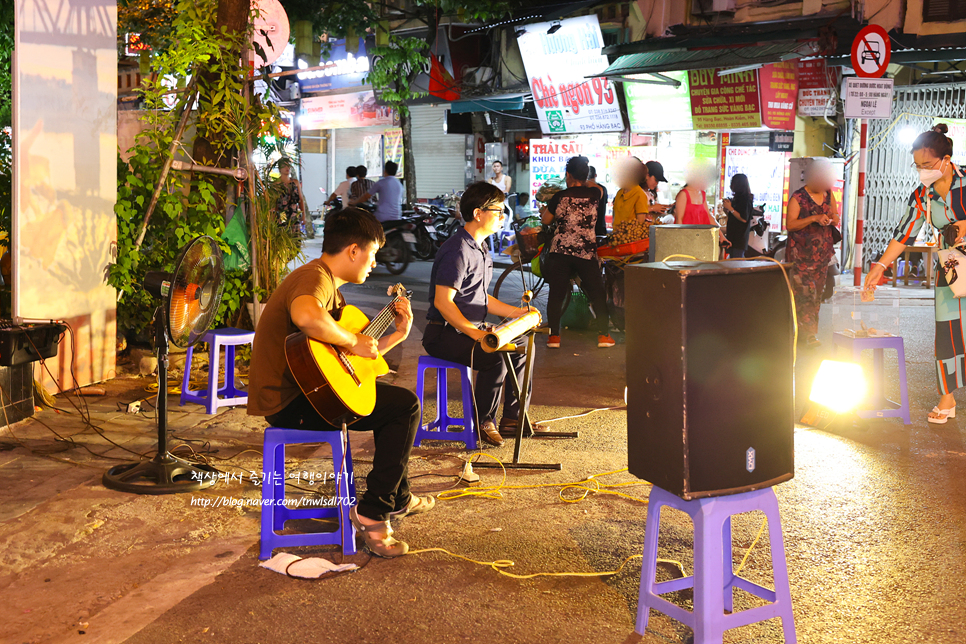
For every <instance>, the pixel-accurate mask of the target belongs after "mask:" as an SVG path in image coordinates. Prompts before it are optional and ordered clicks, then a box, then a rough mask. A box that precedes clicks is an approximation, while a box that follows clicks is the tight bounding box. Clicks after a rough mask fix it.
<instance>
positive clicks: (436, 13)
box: [282, 0, 521, 111]
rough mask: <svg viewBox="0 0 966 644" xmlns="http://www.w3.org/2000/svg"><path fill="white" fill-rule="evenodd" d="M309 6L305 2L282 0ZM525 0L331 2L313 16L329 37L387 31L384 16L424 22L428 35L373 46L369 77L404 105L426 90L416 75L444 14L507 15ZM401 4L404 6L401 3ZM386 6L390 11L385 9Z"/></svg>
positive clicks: (393, 102)
mask: <svg viewBox="0 0 966 644" xmlns="http://www.w3.org/2000/svg"><path fill="white" fill-rule="evenodd" d="M282 4H283V5H285V6H286V8H287V7H288V6H289V4H294V5H297V7H298V10H299V11H303V12H304V11H305V9H306V8H307V7H304V6H303V5H305V4H306V2H304V1H302V0H284V1H283V3H282ZM519 4H521V3H520V2H519V1H510V0H409V2H406V3H393V4H392V5H391V4H390V3H388V2H378V1H376V2H330V3H327V4H324V5H322V6H321V7H319V9H318V10H317V12H316V13H315V14H314V15H312V17H311V18H308V16H305V15H304V14H300V17H302V18H303V19H311V20H312V24H313V28H314V29H315V32H316V33H317V34H319V35H322V34H326V35H328V36H330V37H331V38H347V37H349V38H351V37H358V36H360V35H363V34H365V33H366V32H376V33H377V34H381V35H383V36H385V35H386V34H385V33H384V28H385V25H386V22H385V20H386V18H387V17H389V18H391V19H393V20H399V19H402V20H405V21H407V22H410V21H415V22H418V23H422V24H423V25H425V26H426V28H427V32H426V35H425V37H417V36H400V35H397V34H389V35H388V42H389V44H388V45H380V46H378V47H375V48H374V49H373V51H372V54H373V63H372V66H371V69H370V71H369V77H368V79H367V82H368V83H370V84H371V85H372V86H373V88H374V89H375V90H376V91H377V93H379V97H380V100H381V101H382V102H383V103H385V104H386V105H390V106H392V107H396V108H399V109H400V110H403V111H406V109H407V108H406V102H407V101H410V100H412V99H414V98H418V97H420V96H422V95H424V94H425V92H420V91H418V90H416V89H414V88H413V81H415V80H416V76H418V75H419V73H420V72H421V71H423V69H424V68H425V65H426V64H428V63H429V54H430V52H431V51H432V47H433V43H434V42H435V40H436V31H437V27H438V26H439V22H440V20H441V19H442V18H443V17H445V16H452V17H457V18H459V19H460V20H466V21H469V20H483V21H485V20H491V19H494V18H499V17H502V16H505V15H506V14H507V13H508V12H509V11H510V9H511V8H512V7H514V6H516V5H519ZM395 5H400V6H402V7H405V8H400V7H399V6H395ZM382 10H385V11H386V12H387V15H385V16H384V15H381V11H382Z"/></svg>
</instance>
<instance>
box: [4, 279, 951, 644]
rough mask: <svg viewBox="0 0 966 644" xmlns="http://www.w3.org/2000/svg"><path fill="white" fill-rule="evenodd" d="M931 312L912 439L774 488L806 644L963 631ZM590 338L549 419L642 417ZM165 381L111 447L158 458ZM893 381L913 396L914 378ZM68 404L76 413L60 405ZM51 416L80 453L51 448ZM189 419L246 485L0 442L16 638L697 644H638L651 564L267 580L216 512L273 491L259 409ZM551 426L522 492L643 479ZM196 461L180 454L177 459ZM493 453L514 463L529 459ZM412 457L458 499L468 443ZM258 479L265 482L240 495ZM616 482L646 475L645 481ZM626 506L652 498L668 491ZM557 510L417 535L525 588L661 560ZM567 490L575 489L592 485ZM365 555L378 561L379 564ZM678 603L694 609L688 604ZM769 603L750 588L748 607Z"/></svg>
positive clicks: (580, 340)
mask: <svg viewBox="0 0 966 644" xmlns="http://www.w3.org/2000/svg"><path fill="white" fill-rule="evenodd" d="M365 286H368V285H365ZM365 286H364V287H353V288H354V289H356V290H354V291H353V293H352V295H351V298H350V299H351V301H353V302H357V301H358V302H360V303H361V304H362V305H363V308H364V309H365V308H373V307H378V306H380V302H383V303H384V301H385V297H384V296H383V295H381V294H380V293H378V292H377V290H375V289H368V290H367V289H366V287H365ZM347 288H348V287H347ZM376 288H384V287H376ZM923 291H925V289H923ZM367 294H368V295H367ZM423 299H425V295H424V294H419V296H418V297H417V298H415V304H416V306H417V307H421V306H424V304H423V303H422V300H423ZM903 299H904V301H903V305H905V300H906V299H909V300H916V299H922V298H916V297H911V296H910V297H909V298H903ZM420 317H421V316H419V315H417V320H419V319H420ZM830 319H831V311H830V309H829V306H828V305H826V306H825V307H823V310H822V329H821V333H820V336H821V338H822V339H823V341H826V340H827V339H828V338H829V337H830V336H829V333H830V326H831V321H830ZM931 319H932V311H931V310H930V309H928V308H927V307H925V306H909V308H908V309H904V311H903V314H902V319H901V324H902V327H903V332H904V335H905V338H906V351H907V356H906V357H907V363H908V369H909V390H910V395H911V398H912V415H913V419H914V424H913V425H911V426H908V427H906V426H903V425H902V424H901V423H900V422H899V421H895V420H889V421H873V422H872V425H871V428H870V429H869V430H868V431H865V432H851V433H849V434H832V433H827V432H821V431H815V430H811V429H807V428H801V427H800V428H798V429H797V430H796V434H795V438H796V476H795V479H793V480H792V481H790V482H788V483H785V484H782V485H780V486H778V487H777V488H776V491H777V493H778V496H779V501H780V503H781V507H782V513H783V522H784V536H785V543H786V549H787V557H788V568H789V574H790V577H791V583H792V598H793V603H794V609H795V616H796V626H797V630H798V640H799V641H800V642H808V643H810V644H811V643H819V644H825V643H829V644H831V643H833V642H836V643H837V642H874V643H878V642H881V643H883V644H906V643H908V644H912V643H916V644H919V643H922V642H937V643H938V642H942V643H947V642H949V643H952V642H961V641H963V640H964V638H966V597H964V596H963V594H962V593H959V592H956V591H955V589H957V588H960V587H961V586H962V585H963V583H964V580H966V558H964V557H963V543H964V535H966V489H964V486H963V483H962V482H963V480H964V479H966V456H964V455H966V432H963V430H962V426H961V425H958V424H957V423H960V422H962V421H959V420H958V419H957V420H952V421H950V422H949V423H948V424H947V425H942V426H933V425H927V424H926V423H925V420H924V418H925V413H926V411H927V410H928V409H931V407H932V405H933V404H935V394H934V384H933V380H934V376H933V372H934V365H933V362H932V358H931V355H932V343H933V338H932V337H931V333H927V332H924V331H923V330H924V329H927V330H931V328H932V327H931ZM594 338H595V336H594V335H593V334H591V333H586V332H584V333H575V332H566V333H565V334H564V347H563V348H562V349H560V350H557V351H547V350H545V349H544V348H543V347H541V348H540V349H539V350H538V362H537V372H536V383H535V387H534V403H535V407H534V416H535V418H537V419H550V418H557V417H561V416H572V415H575V414H579V413H582V412H584V411H587V410H590V409H594V408H602V407H611V406H619V405H621V404H622V402H623V389H624V380H625V364H624V352H623V350H622V347H621V345H618V347H617V348H616V349H615V350H609V351H608V350H598V349H596V348H595V346H594ZM419 339H420V333H419V330H418V329H416V330H414V333H413V335H412V336H411V337H410V339H409V340H408V341H407V342H406V343H405V344H404V345H403V346H402V347H401V348H400V349H397V353H395V355H394V356H393V359H392V363H393V364H394V365H397V366H398V372H397V373H396V374H394V375H393V376H392V378H393V380H394V381H395V382H396V383H397V384H401V385H403V386H409V387H412V386H413V385H414V379H415V378H414V375H415V361H414V359H415V356H417V355H419V354H420V353H421V347H420V344H419ZM829 345H830V343H829V342H826V347H828V346H829ZM828 354H830V350H829V349H824V350H822V351H820V352H812V353H807V352H802V355H801V358H800V361H799V373H798V375H797V377H796V380H797V381H798V382H800V383H803V389H804V383H808V382H810V378H809V377H808V373H809V371H810V370H811V369H813V368H815V367H817V361H819V360H820V359H821V358H822V357H824V356H826V355H828ZM893 365H894V359H893V362H892V363H889V361H888V359H887V367H889V373H890V374H893V373H894V369H892V368H891V367H892V366H893ZM632 371H633V370H632ZM150 382H151V381H150V380H149V379H138V378H118V379H115V380H113V381H110V382H108V383H106V385H105V386H106V387H107V389H108V395H107V396H106V397H103V398H87V399H85V400H86V402H87V403H88V404H89V405H90V415H91V419H92V421H93V422H94V423H95V425H96V426H97V427H98V428H99V429H100V431H101V432H103V434H104V435H105V436H106V437H107V438H110V439H111V440H113V441H115V442H117V443H118V444H119V445H121V446H123V448H125V449H129V450H132V451H134V452H138V453H142V452H144V453H150V452H151V450H153V447H154V443H155V441H156V429H155V424H154V420H153V418H151V417H149V416H150V413H148V414H147V416H145V415H137V416H134V415H128V414H125V413H122V412H119V411H117V409H118V403H126V402H130V401H132V400H136V399H139V398H144V397H146V396H148V395H149V394H148V392H146V391H145V386H147V385H149V384H150ZM888 387H889V389H890V390H891V391H893V392H894V391H895V390H896V389H897V385H896V383H895V378H894V376H893V377H890V379H889V382H888ZM58 404H59V406H60V407H61V408H62V409H64V410H71V407H70V405H69V403H68V402H67V401H66V400H64V398H63V397H62V396H61V397H58ZM41 422H43V423H46V424H48V425H50V426H51V427H52V428H54V429H55V430H56V431H57V432H58V433H59V434H60V435H61V436H64V437H70V438H71V439H72V440H73V442H74V443H75V444H76V445H78V447H75V446H71V445H70V444H64V443H60V442H57V441H55V440H54V437H53V435H52V433H51V432H50V431H49V430H48V429H46V428H44V427H43V425H41ZM170 425H171V429H172V432H173V435H174V436H175V437H176V439H175V440H174V441H173V444H179V443H181V442H182V441H186V444H187V445H189V446H190V448H191V449H192V450H194V451H195V452H197V453H201V454H207V455H208V456H209V457H210V458H211V459H212V460H213V462H214V463H215V464H216V465H217V466H218V467H219V469H222V470H224V471H225V472H227V473H229V474H231V473H234V474H236V477H233V478H229V479H227V480H222V481H219V483H218V484H217V485H216V486H215V487H214V488H212V489H210V490H208V491H205V492H201V493H198V494H183V495H170V496H138V495H128V494H122V493H118V492H114V491H110V490H107V489H105V488H104V487H103V486H102V485H101V484H100V477H101V475H102V473H103V472H104V470H106V469H107V468H108V467H110V466H111V465H114V464H116V463H118V462H121V461H122V460H126V459H129V458H136V457H134V456H133V455H132V454H129V453H126V452H124V451H123V449H121V448H117V447H112V446H111V445H110V444H108V443H107V442H106V441H105V440H104V439H103V438H101V437H100V436H98V434H97V433H95V431H94V430H93V429H90V428H87V427H86V426H85V423H84V422H83V421H82V419H81V418H80V417H79V415H78V414H77V413H73V412H72V413H58V412H55V411H49V410H48V411H43V412H41V413H40V414H38V416H37V418H36V419H35V420H29V421H25V422H23V423H20V424H18V425H16V426H14V427H13V428H12V433H11V432H10V431H9V430H3V431H0V495H2V498H3V500H4V503H3V504H2V505H0V544H3V548H2V551H0V552H2V555H0V562H2V564H0V591H2V593H3V596H4V598H5V602H4V603H3V606H2V607H0V641H3V642H18V643H21V642H37V643H39V642H43V643H45V644H46V643H53V644H59V643H63V642H78V641H83V642H97V643H99V644H103V643H113V642H128V643H130V644H170V643H171V642H179V641H190V642H196V641H203V642H217V643H231V644H240V643H248V642H251V643H255V642H261V643H263V644H265V643H269V642H285V643H288V642H303V641H313V642H325V643H327V642H333V643H339V644H342V643H346V642H365V643H370V642H383V641H391V642H398V643H400V644H410V643H412V644H439V643H441V642H445V643H449V642H508V643H518V642H519V643H526V644H530V643H533V644H545V643H549V642H567V643H571V642H572V643H577V644H586V643H588V642H593V643H594V644H624V643H632V642H646V643H648V644H652V643H654V644H657V643H664V644H666V643H677V642H686V641H687V636H688V631H687V629H685V628H684V627H682V626H680V625H678V624H676V623H675V622H673V621H671V620H669V619H668V618H666V617H664V616H660V615H657V614H652V618H651V627H650V630H649V631H648V633H647V635H645V636H644V637H639V636H636V635H634V634H633V623H634V615H635V611H636V606H637V586H638V583H639V575H640V563H639V560H631V561H630V563H628V564H627V566H626V568H625V570H624V571H623V572H622V573H621V574H619V575H616V576H612V577H606V578H595V577H583V578H574V577H543V578H538V579H534V580H519V579H512V578H509V577H506V576H503V575H500V574H498V573H497V572H496V571H494V570H493V569H491V568H489V567H486V566H480V565H477V564H473V563H470V562H468V561H465V560H461V559H457V558H453V557H449V556H447V555H444V554H441V553H425V554H418V555H412V556H409V557H405V558H403V559H401V560H381V559H373V560H372V561H371V562H369V563H368V565H366V567H365V569H364V570H362V571H360V572H358V573H355V574H351V575H345V576H342V577H338V578H335V579H331V580H320V581H299V580H294V579H289V578H287V577H285V576H283V575H279V574H277V573H274V572H270V571H268V570H265V569H263V568H259V567H258V565H257V564H258V558H257V554H258V552H257V549H258V546H257V544H258V534H259V508H258V507H257V506H255V505H252V506H247V505H237V504H232V505H223V506H222V507H217V508H216V507H203V506H202V505H201V502H200V500H201V499H204V500H207V501H208V502H209V503H213V501H211V500H212V499H215V498H218V497H228V498H231V499H257V498H259V497H260V494H261V491H260V488H259V487H257V486H255V485H254V484H253V483H251V482H250V481H249V480H248V478H249V473H250V472H252V471H255V472H257V471H259V470H260V467H261V456H260V450H261V439H262V431H261V430H262V428H263V427H264V424H263V422H262V421H261V420H260V419H254V418H250V417H248V416H246V415H245V413H244V409H233V410H228V411H222V412H221V413H219V414H217V415H215V416H207V415H205V414H203V413H202V412H201V409H200V407H198V406H189V407H184V408H182V407H178V406H177V397H176V396H172V409H171V414H170ZM554 428H555V429H560V430H570V431H579V432H580V438H578V439H575V440H539V439H534V440H529V441H527V442H526V443H525V445H524V448H523V458H524V460H526V461H531V462H562V463H563V465H564V469H563V471H561V472H527V471H514V472H510V473H508V474H507V483H508V484H509V485H528V486H534V485H546V484H551V483H553V484H558V485H559V484H563V483H568V482H575V481H580V480H582V479H586V477H588V476H590V475H592V474H598V473H602V472H608V471H611V470H617V469H620V468H622V467H624V466H625V465H626V434H627V428H626V420H625V413H624V411H623V410H621V409H618V410H611V411H601V412H598V413H594V414H592V415H589V416H584V417H581V418H574V419H569V420H563V421H560V422H559V423H556V424H555V425H554ZM14 436H15V437H16V438H13V437H14ZM351 440H352V448H353V459H354V462H355V468H356V475H357V482H358V483H359V484H360V485H364V475H365V473H366V472H367V470H368V468H369V464H368V461H370V460H371V458H372V449H373V445H372V439H371V435H369V434H365V433H352V434H351ZM21 442H22V445H21ZM81 445H83V446H87V447H89V448H90V449H91V450H92V451H94V452H96V453H97V454H98V455H99V456H94V455H92V454H90V453H88V452H87V451H85V450H84V449H83V448H82V447H79V446H81ZM24 446H26V448H25V447H24ZM28 448H29V449H28ZM187 451H188V448H180V449H179V450H178V453H179V454H183V453H185V452H187ZM484 451H485V453H486V454H489V455H492V456H495V457H497V458H500V459H503V460H509V459H511V458H512V444H511V443H508V444H507V446H505V447H503V448H499V449H486V450H484ZM413 455H414V458H413V460H412V461H411V464H410V473H411V476H413V477H414V478H413V486H414V488H415V490H416V491H418V492H420V493H438V492H439V491H442V490H444V489H447V488H450V487H452V486H453V485H454V482H455V477H452V476H446V475H451V474H452V473H453V472H454V471H455V470H456V469H457V468H458V467H459V466H460V465H461V463H460V462H459V461H458V460H457V459H458V458H466V457H468V456H469V455H468V454H467V452H466V451H465V450H464V449H463V448H462V445H460V444H453V443H442V444H439V445H431V446H427V447H421V448H417V449H416V450H414V453H413ZM105 457H107V458H105ZM288 457H289V464H288V467H289V469H290V470H296V469H298V470H305V471H307V472H317V473H330V474H331V473H332V471H333V467H332V463H331V461H330V459H329V457H328V455H327V448H325V447H322V448H316V447H312V446H302V447H298V448H293V449H290V450H289V451H288ZM114 459H120V460H114ZM219 459H227V460H219ZM66 461H70V462H72V463H76V464H69V463H68V462H66ZM480 473H481V475H482V477H483V482H484V484H487V485H496V484H498V483H499V482H500V481H501V480H502V477H503V475H502V474H501V473H500V472H499V471H498V470H497V471H494V470H480ZM240 474H244V475H245V477H244V478H245V480H243V481H240V480H238V478H237V475H240ZM416 477H418V478H416ZM601 481H602V482H605V483H606V482H614V483H617V482H636V481H635V479H634V478H633V477H631V476H629V475H628V474H627V473H618V474H615V475H609V476H606V477H604V478H603V479H602V480H601ZM619 490H620V491H623V492H626V493H628V494H630V495H632V496H635V497H639V498H641V499H644V498H646V496H647V492H648V487H647V486H646V485H637V486H633V487H627V488H620V489H619ZM559 493H560V488H559V487H537V488H529V489H505V490H504V491H503V498H502V499H486V498H461V499H455V500H448V501H440V502H439V503H438V504H437V507H436V509H434V510H433V511H432V512H430V513H428V514H426V515H421V516H417V517H411V518H407V519H404V520H402V521H399V522H398V525H396V529H397V534H398V536H399V537H400V538H403V539H405V540H407V541H408V542H409V543H410V545H411V546H412V547H413V548H429V547H442V548H446V549H448V550H450V551H452V552H454V553H458V554H461V555H465V556H467V557H470V558H472V559H475V560H478V561H492V560H497V559H509V560H512V561H514V562H515V563H516V565H515V566H513V568H511V570H510V571H511V572H514V573H517V574H527V573H532V572H559V571H571V572H577V571H579V572H593V571H596V572H605V571H611V570H615V569H617V568H618V567H619V566H620V564H621V562H623V561H624V560H625V559H626V558H628V557H630V556H632V555H635V554H640V553H641V551H642V545H643V537H644V517H645V512H646V505H645V503H643V502H639V501H634V500H631V499H626V498H621V497H617V496H613V495H601V494H590V495H588V497H587V498H586V499H585V500H583V501H580V502H578V503H565V502H564V501H563V500H561V498H560V497H559V496H558V494H559ZM563 494H564V496H565V497H567V498H568V499H573V498H575V497H576V496H577V493H576V491H573V490H572V491H570V492H563ZM193 499H199V500H197V501H194V502H193ZM313 525H314V524H310V525H309V526H304V525H303V526H299V527H300V528H302V529H312V527H313ZM758 527H759V520H758V519H756V518H755V517H753V516H744V517H738V518H736V519H735V521H734V534H735V544H736V545H735V553H734V554H735V561H736V562H737V561H738V560H740V559H741V557H743V556H744V553H745V550H746V549H747V548H748V547H749V546H750V545H751V543H752V542H753V541H754V539H755V535H756V533H757V530H758ZM690 530H691V526H690V523H688V522H687V520H686V519H685V518H683V515H681V516H679V515H677V514H669V515H668V516H667V531H666V532H663V533H662V535H663V536H662V546H661V551H660V556H661V557H666V558H670V559H677V560H678V561H681V562H682V563H683V564H684V565H685V567H686V568H687V569H688V570H690V569H691V565H692V556H691V547H692V538H691V536H690ZM766 544H767V539H766V538H763V539H762V540H761V541H760V542H759V544H758V545H756V546H755V549H754V550H753V551H752V553H751V555H750V557H749V559H748V563H747V565H746V568H745V571H744V572H745V573H747V574H748V575H749V577H750V578H751V579H753V580H754V581H757V582H759V583H763V584H765V585H769V584H770V583H771V577H770V572H769V570H768V564H767V562H768V557H769V552H768V548H767V545H766ZM298 554H300V555H321V556H327V557H333V556H335V558H336V561H339V558H338V555H333V550H332V549H331V548H316V549H301V550H300V551H298ZM352 560H353V561H356V562H359V563H360V564H361V563H364V562H365V561H366V556H365V555H362V554H360V555H356V556H354V557H352ZM676 599H677V600H678V601H681V602H683V603H684V605H690V599H689V597H687V596H686V595H684V594H678V596H677V597H676ZM750 601H751V600H749V598H748V596H745V595H744V594H742V593H738V594H736V604H737V606H739V607H743V606H748V605H749V602H750ZM81 632H83V635H81V634H80V633H81ZM725 641H726V642H729V643H730V642H756V643H763V642H780V641H781V635H780V628H779V626H778V624H777V623H771V622H770V623H766V624H760V625H756V626H752V627H748V628H745V629H740V630H736V631H733V632H731V633H729V634H728V636H727V637H726V640H725Z"/></svg>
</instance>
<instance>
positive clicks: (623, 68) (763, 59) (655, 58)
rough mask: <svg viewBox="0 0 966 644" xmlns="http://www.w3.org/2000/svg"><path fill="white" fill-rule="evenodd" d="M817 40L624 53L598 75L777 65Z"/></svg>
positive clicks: (810, 51)
mask: <svg viewBox="0 0 966 644" xmlns="http://www.w3.org/2000/svg"><path fill="white" fill-rule="evenodd" d="M817 50H818V44H817V41H814V40H809V41H804V42H789V41H785V42H777V43H768V44H756V45H745V46H741V47H716V48H713V49H693V50H689V49H670V50H665V51H652V52H646V53H641V54H627V55H625V56H621V57H620V58H618V59H617V60H616V61H615V62H614V63H613V64H611V66H610V67H608V68H607V69H605V70H604V71H603V73H601V74H599V76H607V77H615V76H628V75H632V74H655V73H660V72H679V71H688V70H691V69H713V68H722V67H724V68H727V67H740V66H743V65H758V64H762V65H765V64H770V63H778V62H781V61H784V60H792V59H795V58H801V57H803V56H810V55H814V54H815V53H816V52H817Z"/></svg>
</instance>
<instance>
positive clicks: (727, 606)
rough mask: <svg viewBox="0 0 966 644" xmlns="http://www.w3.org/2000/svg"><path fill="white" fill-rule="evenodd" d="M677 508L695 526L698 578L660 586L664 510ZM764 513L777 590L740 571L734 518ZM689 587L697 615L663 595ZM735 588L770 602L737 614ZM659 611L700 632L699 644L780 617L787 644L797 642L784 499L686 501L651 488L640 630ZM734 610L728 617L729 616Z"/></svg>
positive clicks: (758, 494)
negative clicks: (781, 507)
mask: <svg viewBox="0 0 966 644" xmlns="http://www.w3.org/2000/svg"><path fill="white" fill-rule="evenodd" d="M665 506H667V507H671V508H675V509H677V510H681V511H682V512H685V513H687V514H688V515H689V516H690V517H691V520H692V522H693V523H694V574H693V575H692V576H690V577H684V578H682V579H672V580H671V581H663V582H660V583H658V582H656V581H655V578H654V577H655V573H656V572H657V545H658V533H659V532H660V528H661V508H663V507H665ZM754 510H760V511H761V512H764V513H765V516H766V518H767V521H768V536H769V539H770V540H771V561H772V570H773V575H774V582H775V590H769V589H767V588H765V587H764V586H759V585H758V584H755V583H752V582H750V581H748V580H747V579H745V578H743V577H739V576H738V575H736V574H735V573H734V564H733V560H732V542H731V517H732V516H733V515H735V514H741V513H744V512H751V511H754ZM686 588H693V589H694V611H693V612H690V611H687V610H685V609H683V608H681V607H679V606H677V605H675V604H672V603H671V602H669V601H667V600H666V599H664V598H663V597H660V595H663V594H664V593H670V592H674V591H678V590H684V589H686ZM734 588H740V589H741V590H744V591H746V592H748V593H751V594H752V595H754V596H756V597H759V598H761V599H764V600H765V601H767V602H770V603H768V604H766V605H764V606H756V607H754V608H749V609H747V610H743V611H740V612H737V613H736V612H733V611H734V591H733V589H734ZM652 608H653V609H655V610H657V611H659V612H661V613H664V614H665V615H667V616H668V617H671V618H672V619H675V620H677V621H679V622H681V623H682V624H685V625H686V626H689V627H690V628H691V629H692V630H693V631H694V644H721V642H722V641H723V638H724V632H725V631H727V630H731V629H732V628H738V627H740V626H747V625H749V624H754V623H757V622H761V621H764V620H766V619H772V618H774V617H780V618H781V620H782V630H783V632H784V634H785V643H786V644H795V642H796V639H795V620H794V617H793V615H792V598H791V592H790V589H789V584H788V570H787V568H786V564H785V545H784V543H783V542H782V529H781V517H780V515H779V511H778V499H777V498H776V497H775V491H774V490H773V489H772V488H765V489H764V490H756V491H754V492H743V493H741V494H733V495H730V496H719V497H714V498H710V499H698V500H695V501H684V500H682V499H681V498H679V497H677V496H675V495H673V494H671V493H670V492H668V491H666V490H663V489H661V488H659V487H654V488H652V489H651V495H650V498H649V500H648V505H647V526H646V528H645V531H644V561H643V567H642V570H641V590H640V596H639V600H638V607H637V624H636V626H635V628H634V630H635V631H637V633H638V634H640V635H643V634H644V631H645V630H647V621H648V617H649V615H650V610H651V609H652ZM725 611H728V613H725Z"/></svg>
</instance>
